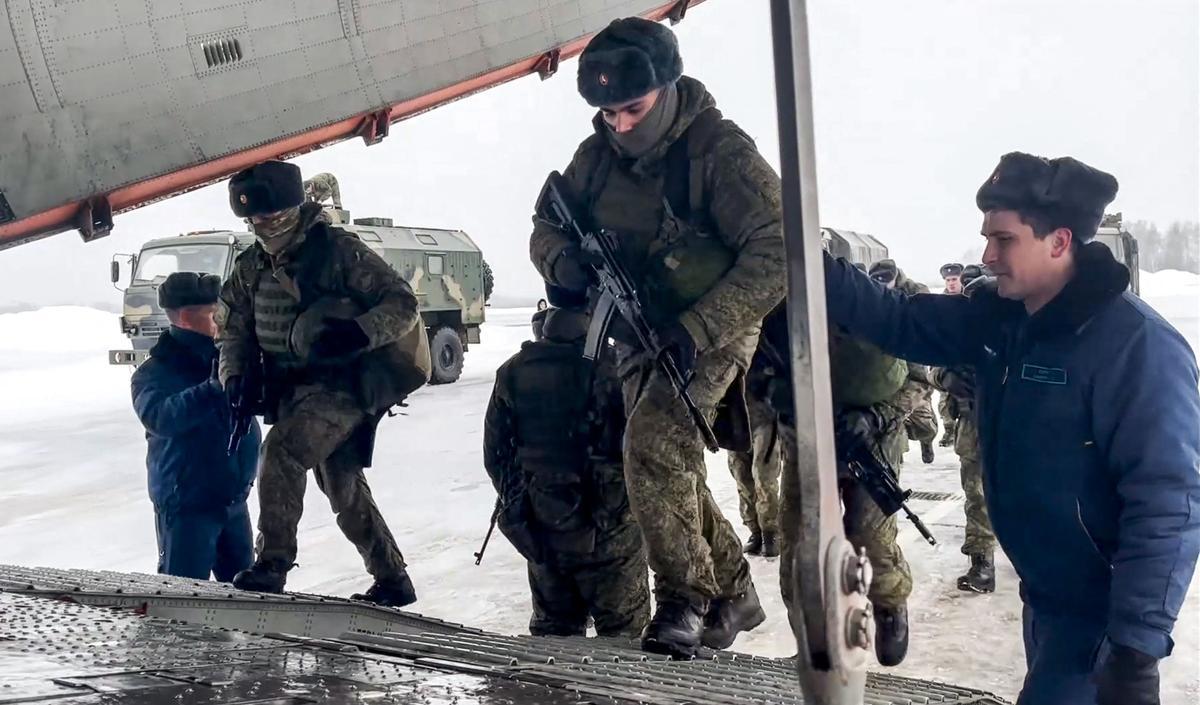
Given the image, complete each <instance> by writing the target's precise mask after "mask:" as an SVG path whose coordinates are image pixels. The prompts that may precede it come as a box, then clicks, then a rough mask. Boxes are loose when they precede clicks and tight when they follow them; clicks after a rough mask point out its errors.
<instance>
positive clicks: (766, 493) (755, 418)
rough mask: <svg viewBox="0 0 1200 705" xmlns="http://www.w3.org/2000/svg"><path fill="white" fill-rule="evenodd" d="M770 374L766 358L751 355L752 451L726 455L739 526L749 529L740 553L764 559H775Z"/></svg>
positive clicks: (775, 456)
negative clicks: (735, 485) (740, 516)
mask: <svg viewBox="0 0 1200 705" xmlns="http://www.w3.org/2000/svg"><path fill="white" fill-rule="evenodd" d="M773 374H774V371H773V369H772V363H771V362H770V361H769V359H768V358H767V356H766V355H764V354H762V353H755V355H754V359H753V361H752V362H751V364H750V372H749V374H748V375H747V376H746V401H747V403H748V407H749V411H750V429H751V445H752V448H751V450H748V451H734V450H731V451H729V472H730V473H731V474H732V475H733V480H734V482H735V483H736V484H737V490H738V509H739V511H740V513H741V515H742V523H743V524H745V525H746V528H747V529H750V538H749V540H747V541H746V545H745V546H743V547H742V550H743V551H745V552H746V553H747V554H749V555H752V556H758V555H761V556H765V557H767V558H774V557H776V556H778V555H779V471H780V464H779V463H780V461H779V417H778V414H776V413H775V408H774V407H773V406H771V404H770V401H769V400H768V399H767V385H768V384H769V382H770V380H771V378H772V376H773Z"/></svg>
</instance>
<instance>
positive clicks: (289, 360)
mask: <svg viewBox="0 0 1200 705" xmlns="http://www.w3.org/2000/svg"><path fill="white" fill-rule="evenodd" d="M253 291H254V335H255V337H256V338H257V339H258V346H259V347H260V348H261V349H262V351H263V353H265V354H266V355H267V356H269V360H270V362H271V364H273V365H276V366H278V367H281V368H294V367H298V366H299V365H300V361H299V360H298V359H297V358H296V356H295V355H293V354H292V351H291V349H290V347H289V346H288V337H289V335H290V334H291V331H292V324H293V323H295V322H296V318H297V317H299V315H300V312H301V311H303V310H304V309H303V307H302V306H301V305H300V301H299V300H297V299H296V298H295V297H294V296H292V295H291V294H290V293H289V292H288V291H287V290H286V289H284V288H283V285H282V284H280V283H279V281H278V280H277V279H276V278H275V275H274V273H273V272H272V271H271V268H270V267H269V266H265V267H261V268H259V269H258V270H257V280H256V281H255V282H254V284H253Z"/></svg>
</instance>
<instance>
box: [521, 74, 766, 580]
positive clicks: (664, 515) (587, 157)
mask: <svg viewBox="0 0 1200 705" xmlns="http://www.w3.org/2000/svg"><path fill="white" fill-rule="evenodd" d="M676 87H677V89H678V91H679V106H678V111H677V115H676V118H675V122H674V123H673V124H672V126H671V127H670V128H669V129H668V130H667V132H666V134H665V136H664V137H663V139H662V140H661V141H660V142H659V143H658V144H657V145H656V146H655V147H653V148H652V149H650V150H649V152H647V153H645V154H643V155H642V156H640V157H638V158H637V159H630V158H623V157H620V156H619V155H620V152H619V151H618V147H617V146H616V145H615V144H613V143H612V139H613V138H612V136H611V133H610V131H609V129H608V128H607V126H606V125H605V124H604V123H603V120H602V118H601V117H600V116H599V115H597V116H596V118H595V128H596V131H595V134H593V135H592V136H590V137H589V138H588V139H587V140H585V141H584V142H583V144H582V145H581V146H580V148H579V150H578V151H577V152H576V154H575V157H574V159H573V160H572V161H571V164H570V165H569V166H568V167H567V169H566V170H565V172H564V176H565V177H566V179H567V180H568V181H569V182H570V184H571V186H572V187H573V189H574V190H575V192H576V193H577V194H585V195H588V196H589V198H588V199H587V200H588V202H589V203H590V206H591V215H592V217H593V219H594V220H595V222H596V223H597V224H598V225H599V226H601V227H604V228H607V229H609V230H612V231H614V232H617V233H619V234H620V236H621V243H620V245H621V256H622V258H623V259H624V260H625V261H626V264H627V266H628V267H629V268H630V270H631V273H632V274H633V275H634V276H635V278H639V279H642V280H643V281H642V283H645V282H644V276H645V274H646V272H647V270H648V269H649V263H650V262H651V260H652V259H653V256H654V253H655V252H656V251H658V250H659V249H660V248H661V247H662V246H663V245H664V243H665V244H670V243H672V242H675V241H677V240H678V239H679V238H680V236H681V235H680V233H681V232H682V231H684V230H685V229H687V228H689V227H690V226H689V225H688V224H686V223H681V222H680V220H679V219H677V218H675V217H673V215H672V214H671V213H669V212H668V209H667V208H666V198H665V194H664V190H665V189H664V186H665V184H666V179H665V176H666V173H665V172H666V168H665V167H666V157H667V156H668V151H669V148H670V147H671V145H672V143H674V142H675V141H676V140H678V139H679V138H680V137H681V136H682V135H684V133H685V132H686V131H687V129H688V127H689V126H690V125H691V124H692V123H693V121H694V120H696V119H697V117H698V116H701V114H702V113H703V112H705V111H707V110H709V109H711V110H713V111H715V110H716V108H715V102H714V101H713V99H712V97H711V96H710V95H709V93H708V91H707V90H706V89H705V88H704V86H703V85H702V84H701V83H700V82H699V81H696V80H695V79H692V78H689V77H686V76H685V77H683V78H681V79H680V80H679V81H678V82H677V84H676ZM604 163H607V164H608V165H609V166H608V168H607V169H606V170H605V171H606V174H605V176H604V177H603V178H594V177H596V176H597V172H598V171H600V170H601V169H600V167H601V165H602V164H604ZM690 177H691V178H690V181H691V183H690V187H691V189H692V192H693V193H694V192H695V191H696V190H697V189H700V190H702V191H703V193H704V197H703V198H702V199H700V200H701V202H702V203H703V208H702V209H700V210H702V211H703V212H702V213H700V212H696V213H694V214H693V215H695V216H697V217H699V218H702V219H703V220H704V221H706V225H707V226H708V227H707V228H706V231H707V232H710V233H713V234H714V235H716V236H717V237H716V238H710V241H713V240H719V242H720V243H721V244H722V245H723V246H724V247H726V248H728V250H729V251H730V252H731V253H732V254H733V257H734V261H733V263H732V266H731V267H730V268H729V269H728V271H726V272H725V274H724V275H723V276H722V277H721V278H720V280H719V281H717V282H716V284H715V285H713V286H712V287H711V288H709V289H708V290H707V292H706V293H704V294H703V295H702V296H701V298H700V299H699V300H698V301H696V302H695V303H694V304H692V305H691V306H690V307H689V308H687V310H685V311H684V312H683V313H682V314H680V315H679V316H678V319H677V320H678V322H679V323H681V324H682V325H683V326H684V327H686V329H687V330H688V332H689V333H690V335H691V337H692V339H693V340H694V341H695V343H696V347H697V351H698V353H699V355H698V358H697V360H696V364H695V376H694V378H693V380H692V382H691V386H690V387H689V392H690V393H691V395H692V397H693V398H694V399H695V401H696V404H697V405H698V406H699V407H700V408H701V409H702V410H703V411H704V412H705V413H707V414H708V416H709V417H710V418H712V417H714V416H715V413H716V406H717V404H718V402H720V401H721V400H722V398H724V397H725V396H726V393H727V392H728V391H729V389H730V386H731V385H733V384H734V383H735V381H736V382H739V384H740V381H739V380H738V378H739V376H740V375H741V374H742V373H743V372H744V370H746V369H747V368H748V367H749V364H750V359H751V356H752V355H753V353H754V349H755V347H756V344H757V339H758V331H759V323H760V322H761V320H762V317H763V316H764V315H766V313H767V312H768V311H770V310H771V308H772V307H774V306H775V305H776V304H777V303H778V302H779V301H780V300H781V299H782V297H783V293H784V291H785V287H786V284H785V279H784V271H785V263H784V255H783V239H782V235H781V222H780V221H781V207H780V191H779V189H780V185H779V177H778V176H777V175H776V174H775V172H774V171H773V170H772V169H771V167H770V166H769V165H768V164H767V162H766V161H765V160H764V159H763V158H762V155H761V154H759V152H758V150H757V149H756V148H755V146H754V143H753V142H752V141H751V140H750V139H749V138H748V137H746V135H745V134H744V133H742V131H741V130H739V129H738V128H737V127H736V126H735V125H733V123H731V122H729V121H722V122H720V123H718V124H717V127H716V128H715V133H714V136H713V137H712V139H711V140H710V141H709V144H708V146H707V151H706V152H705V154H704V157H703V163H702V168H697V167H696V166H693V167H692V168H691V174H690ZM535 224H536V225H535V228H534V232H533V235H532V237H531V239H530V255H531V259H532V260H533V264H534V266H535V267H537V269H538V271H539V272H540V273H541V274H542V276H543V277H544V278H545V279H546V280H547V281H548V282H550V283H552V284H558V285H564V286H570V285H571V284H570V283H569V282H564V281H560V280H559V279H558V278H557V277H556V276H555V273H556V266H555V265H556V263H557V260H558V258H559V257H568V258H570V257H577V256H578V245H577V243H574V242H573V241H572V240H571V239H570V238H569V237H568V236H567V235H566V234H565V233H563V232H562V231H560V230H558V229H556V228H554V227H552V226H549V225H546V224H543V223H540V222H539V221H536V220H535ZM643 303H644V304H645V305H647V306H648V307H651V308H653V304H654V303H655V302H654V301H650V300H648V301H645V302H643ZM619 373H620V374H621V376H622V377H623V379H624V382H625V402H626V409H627V411H628V422H627V427H626V429H627V430H626V435H625V477H626V481H627V485H628V491H629V500H630V504H631V506H632V508H633V512H634V516H635V517H636V518H637V521H638V524H639V526H640V527H641V529H642V533H643V535H644V537H645V540H646V551H647V554H648V556H649V560H650V567H651V568H652V569H653V570H654V572H655V578H656V582H655V593H656V595H657V596H658V597H659V599H660V602H661V601H662V598H664V597H666V598H671V597H677V598H678V597H682V598H684V599H687V600H688V601H690V602H693V603H697V602H703V601H707V600H709V599H711V598H714V597H733V596H736V595H739V594H741V593H744V592H745V591H747V590H748V589H749V588H750V587H751V585H752V582H751V579H750V570H749V564H748V563H746V560H745V558H744V557H743V556H742V549H741V545H740V542H739V540H738V538H737V534H736V533H735V532H734V529H733V527H732V526H731V525H730V524H729V522H728V521H727V520H726V519H725V518H724V517H723V516H722V515H721V512H720V509H719V508H718V507H717V505H716V503H715V502H714V501H713V498H712V495H711V494H710V492H709V490H708V487H707V485H706V482H705V464H704V445H703V442H702V440H701V438H700V434H699V431H698V430H697V429H696V427H695V425H694V423H693V422H692V420H691V419H690V418H689V416H688V414H687V412H686V410H685V408H684V406H683V404H682V403H680V401H679V400H678V399H677V398H676V396H675V393H674V391H673V389H672V388H671V385H670V384H669V383H668V381H667V380H666V378H664V377H663V376H662V374H661V373H660V372H659V371H658V369H657V367H656V366H655V365H654V364H653V361H650V360H646V359H644V358H643V357H642V356H640V355H638V354H637V353H635V352H632V351H629V350H626V351H625V352H624V353H623V354H622V355H621V360H620V367H619ZM741 403H744V402H741Z"/></svg>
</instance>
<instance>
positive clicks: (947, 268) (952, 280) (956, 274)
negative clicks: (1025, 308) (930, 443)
mask: <svg viewBox="0 0 1200 705" xmlns="http://www.w3.org/2000/svg"><path fill="white" fill-rule="evenodd" d="M939 272H940V274H941V275H942V280H943V281H945V282H946V288H945V290H944V291H942V293H943V294H961V293H962V286H963V285H962V273H963V266H962V265H961V264H959V263H958V262H947V263H946V264H943V265H942V267H941V269H940V270H939ZM931 372H932V371H931ZM939 396H940V397H941V399H940V400H939V401H938V416H940V417H941V419H942V427H943V428H944V429H945V430H944V431H943V432H942V440H940V441H938V445H940V446H941V447H943V448H951V447H953V446H954V439H955V433H956V428H955V425H956V424H957V423H958V416H959V412H958V405H957V404H956V403H955V402H954V397H952V396H950V395H949V394H948V393H946V392H945V391H943V392H942V393H941V394H940V395H939Z"/></svg>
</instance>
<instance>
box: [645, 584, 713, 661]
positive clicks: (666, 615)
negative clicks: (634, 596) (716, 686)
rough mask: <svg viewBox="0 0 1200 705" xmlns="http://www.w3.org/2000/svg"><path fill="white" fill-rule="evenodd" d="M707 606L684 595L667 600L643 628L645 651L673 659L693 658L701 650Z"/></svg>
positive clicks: (659, 605)
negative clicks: (690, 600)
mask: <svg viewBox="0 0 1200 705" xmlns="http://www.w3.org/2000/svg"><path fill="white" fill-rule="evenodd" d="M706 607H707V605H705V604H704V603H699V604H697V603H693V602H689V601H688V600H686V599H683V598H673V599H665V600H662V601H660V602H659V603H658V606H657V607H656V608H655V609H654V616H653V617H652V618H651V619H650V623H649V624H647V625H646V628H645V629H643V630H642V651H649V652H650V653H652V654H664V655H667V656H670V657H671V658H674V659H690V658H693V657H695V655H696V652H697V651H699V650H700V637H701V635H702V634H703V633H704V613H705V609H706Z"/></svg>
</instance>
